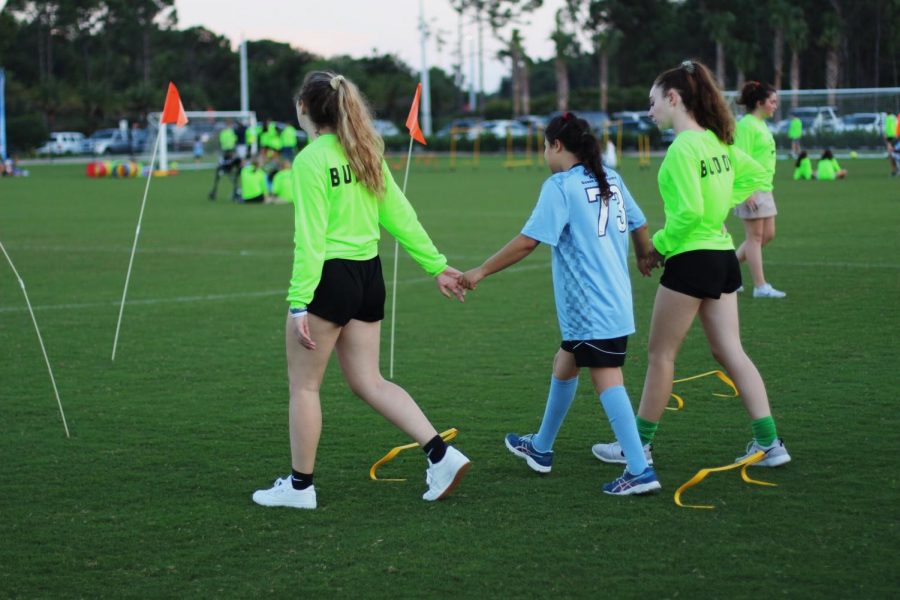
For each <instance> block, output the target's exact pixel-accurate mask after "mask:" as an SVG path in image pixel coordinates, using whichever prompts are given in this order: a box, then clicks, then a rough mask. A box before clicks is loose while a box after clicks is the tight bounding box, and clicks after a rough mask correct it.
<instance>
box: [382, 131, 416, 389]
mask: <svg viewBox="0 0 900 600" xmlns="http://www.w3.org/2000/svg"><path fill="white" fill-rule="evenodd" d="M412 151H413V136H412V134H410V136H409V152H408V153H407V154H406V172H405V173H404V174H403V195H404V196H405V195H406V182H407V181H409V163H410V162H412ZM399 256H400V243H399V242H398V241H397V239H396V238H394V282H393V285H392V286H391V364H390V369H389V371H388V378H389V379H393V378H394V332H395V330H396V329H397V259H398V258H399Z"/></svg>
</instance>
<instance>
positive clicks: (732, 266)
mask: <svg viewBox="0 0 900 600" xmlns="http://www.w3.org/2000/svg"><path fill="white" fill-rule="evenodd" d="M659 283H660V285H662V286H663V287H666V288H669V289H670V290H672V291H675V292H680V293H682V294H687V295H688V296H693V297H694V298H701V299H702V298H713V299H715V300H718V299H719V298H720V297H721V296H722V294H730V293H732V292H734V291H736V290H737V289H738V288H739V287H741V264H740V263H739V262H738V259H737V254H735V252H734V250H691V251H690V252H684V253H682V254H676V255H675V256H673V257H672V258H667V259H666V267H665V270H663V274H662V277H660V278H659Z"/></svg>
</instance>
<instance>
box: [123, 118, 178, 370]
mask: <svg viewBox="0 0 900 600" xmlns="http://www.w3.org/2000/svg"><path fill="white" fill-rule="evenodd" d="M162 127H165V125H162ZM160 137H162V136H159V135H158V136H156V143H155V144H154V145H153V154H152V155H151V157H150V171H149V172H148V173H147V185H146V186H145V187H144V199H143V200H142V201H141V212H140V214H139V215H138V222H137V229H135V230H134V244H132V246H131V258H129V259H128V272H127V273H126V274H125V289H124V290H122V304H121V305H120V306H119V320H118V321H116V337H115V339H113V347H112V358H111V359H110V360H112V361H115V360H116V346H117V345H118V344H119V328H120V327H121V326H122V312H124V310H125V296H126V295H127V294H128V282H129V281H130V280H131V266H132V265H133V264H134V253H135V251H136V250H137V243H138V236H140V234H141V221H143V219H144V206H146V204H147V192H149V191H150V180H151V179H153V163H154V162H156V151H157V150H158V149H159V138H160Z"/></svg>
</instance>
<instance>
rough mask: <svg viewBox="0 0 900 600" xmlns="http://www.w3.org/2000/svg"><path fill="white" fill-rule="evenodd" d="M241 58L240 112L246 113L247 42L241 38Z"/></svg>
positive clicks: (248, 93) (247, 89)
mask: <svg viewBox="0 0 900 600" xmlns="http://www.w3.org/2000/svg"><path fill="white" fill-rule="evenodd" d="M240 57H241V67H240V69H241V111H242V112H248V111H249V110H250V87H249V84H248V82H247V40H245V39H244V38H243V36H241V45H240Z"/></svg>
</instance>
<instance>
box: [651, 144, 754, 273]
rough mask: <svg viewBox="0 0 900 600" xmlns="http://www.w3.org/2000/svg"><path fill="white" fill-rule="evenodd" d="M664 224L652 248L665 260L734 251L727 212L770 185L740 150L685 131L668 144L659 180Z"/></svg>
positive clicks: (752, 161)
mask: <svg viewBox="0 0 900 600" xmlns="http://www.w3.org/2000/svg"><path fill="white" fill-rule="evenodd" d="M657 179H658V183H659V192H660V194H661V195H662V198H663V205H664V211H665V215H666V222H665V225H664V226H663V228H662V229H661V230H659V231H657V232H656V233H654V234H653V247H654V248H656V250H657V251H658V252H659V253H660V254H662V255H663V256H665V257H666V258H669V257H672V256H675V255H676V254H681V253H682V252H688V251H690V250H732V249H734V242H733V241H732V240H731V234H729V233H728V231H727V230H726V229H725V226H724V223H725V218H726V217H727V216H728V211H729V210H730V209H731V208H732V207H733V206H735V205H736V204H739V203H741V202H743V201H744V200H746V199H747V197H748V196H749V195H750V194H752V193H753V192H755V191H756V190H759V189H762V188H761V186H762V185H763V184H764V183H765V182H766V181H768V175H767V174H766V171H765V170H764V169H763V168H762V167H761V166H759V164H757V163H756V161H754V160H753V159H752V158H750V157H749V156H748V155H747V154H746V153H744V152H743V151H742V150H741V149H740V148H736V147H734V146H729V145H727V144H723V143H722V142H721V141H719V139H718V138H717V137H716V135H715V134H714V133H713V132H712V131H709V130H706V131H703V132H699V131H682V132H681V133H679V134H678V136H677V137H676V138H675V141H674V142H672V145H671V146H669V150H668V151H667V152H666V157H665V158H664V159H663V163H662V166H660V168H659V175H658V177H657Z"/></svg>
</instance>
